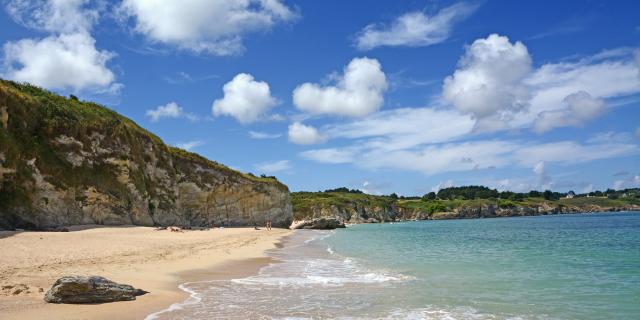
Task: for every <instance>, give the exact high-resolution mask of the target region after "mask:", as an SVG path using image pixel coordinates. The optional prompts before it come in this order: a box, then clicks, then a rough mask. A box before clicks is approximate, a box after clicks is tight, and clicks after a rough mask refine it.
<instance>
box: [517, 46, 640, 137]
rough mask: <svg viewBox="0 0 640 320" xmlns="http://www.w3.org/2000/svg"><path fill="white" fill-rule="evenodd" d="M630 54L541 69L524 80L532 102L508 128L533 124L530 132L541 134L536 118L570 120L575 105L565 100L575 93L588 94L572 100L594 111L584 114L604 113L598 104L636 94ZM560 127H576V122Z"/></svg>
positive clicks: (610, 54) (611, 53) (616, 53)
mask: <svg viewBox="0 0 640 320" xmlns="http://www.w3.org/2000/svg"><path fill="white" fill-rule="evenodd" d="M630 53H631V52H630V51H629V50H620V49H619V50H608V51H605V52H603V53H600V54H596V55H594V56H589V57H585V58H583V59H580V60H577V61H564V62H560V63H548V64H544V65H542V66H541V67H539V68H538V69H536V70H535V71H534V72H532V74H531V75H529V76H528V77H527V78H526V79H525V80H524V84H525V85H526V86H527V87H528V88H529V90H530V92H531V96H532V98H531V100H530V101H529V108H528V110H526V111H525V112H521V113H519V114H517V115H516V116H515V118H514V119H513V121H512V123H511V126H512V127H528V126H530V125H532V124H533V129H534V130H538V131H545V130H541V129H544V126H542V127H538V128H536V126H535V124H536V122H537V121H540V120H539V118H544V117H548V118H552V119H554V118H558V117H559V116H560V118H562V119H565V118H566V117H567V116H571V114H572V110H569V108H570V107H571V106H572V105H573V106H574V111H575V110H576V109H575V108H576V104H575V101H574V103H573V104H572V103H569V102H571V101H568V100H567V98H568V97H569V96H571V95H572V94H575V93H578V92H585V93H588V95H589V96H591V98H589V97H588V96H587V95H586V94H584V93H583V94H580V95H577V96H574V99H575V100H576V101H583V102H588V103H589V104H591V105H592V106H594V107H595V109H592V108H585V109H584V110H585V111H588V110H596V111H598V112H603V111H604V109H606V106H604V108H603V109H600V108H599V107H598V106H599V105H601V101H602V100H606V99H615V98H618V97H623V96H627V95H631V94H635V93H638V92H640V79H639V78H638V76H637V70H636V67H635V63H634V62H633V59H632V56H631V54H630ZM578 98H580V99H578ZM589 101H590V102H589ZM545 113H546V114H545ZM549 113H550V114H549ZM583 116H588V115H586V114H583ZM543 122H544V121H543ZM547 122H548V121H547ZM578 122H580V121H578ZM582 122H584V121H582ZM562 123H563V125H570V126H576V121H562ZM555 127H558V126H555Z"/></svg>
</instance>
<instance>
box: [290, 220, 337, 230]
mask: <svg viewBox="0 0 640 320" xmlns="http://www.w3.org/2000/svg"><path fill="white" fill-rule="evenodd" d="M344 227H345V225H344V223H343V222H342V221H340V220H338V219H335V218H316V219H311V220H302V221H294V222H293V224H291V227H290V229H325V230H326V229H336V228H344Z"/></svg>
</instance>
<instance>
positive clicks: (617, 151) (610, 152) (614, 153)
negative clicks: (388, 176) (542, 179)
mask: <svg viewBox="0 0 640 320" xmlns="http://www.w3.org/2000/svg"><path fill="white" fill-rule="evenodd" d="M638 153H640V147H638V146H637V145H635V144H631V143H615V144H611V143H598V144H591V143H588V144H580V143H577V142H574V141H560V142H551V143H535V142H523V141H506V140H484V141H483V140H480V141H470V142H457V143H445V144H437V145H427V146H421V147H414V148H409V149H402V150H394V151H389V150H388V149H386V148H376V147H370V146H367V145H359V146H349V147H345V148H328V149H316V150H309V151H305V152H303V153H302V154H301V155H302V156H303V157H305V158H307V159H310V160H314V161H317V162H321V163H352V164H354V165H355V166H357V167H360V168H364V169H372V170H377V169H397V170H404V171H417V172H422V173H424V174H427V175H434V174H439V173H444V172H463V171H473V170H485V169H495V168H503V167H507V166H519V167H528V168H534V167H537V171H539V172H540V171H542V172H544V170H541V168H544V166H542V167H540V163H541V162H544V163H545V165H546V164H547V163H557V164H560V165H570V164H575V163H583V162H590V161H595V160H601V159H609V158H616V157H623V156H630V155H636V154H638Z"/></svg>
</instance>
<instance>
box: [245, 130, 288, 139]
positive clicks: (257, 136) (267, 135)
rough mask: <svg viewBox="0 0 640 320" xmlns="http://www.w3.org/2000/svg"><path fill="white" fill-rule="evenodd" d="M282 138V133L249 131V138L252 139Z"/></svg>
mask: <svg viewBox="0 0 640 320" xmlns="http://www.w3.org/2000/svg"><path fill="white" fill-rule="evenodd" d="M281 136H282V134H281V133H268V132H261V131H249V137H250V138H251V139H258V140H264V139H277V138H280V137H281Z"/></svg>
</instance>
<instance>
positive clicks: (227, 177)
mask: <svg viewBox="0 0 640 320" xmlns="http://www.w3.org/2000/svg"><path fill="white" fill-rule="evenodd" d="M0 120H2V121H0V228H4V229H14V228H23V229H39V230H43V229H49V228H56V227H58V226H63V225H72V224H105V225H123V224H133V225H147V226H152V225H180V226H211V225H214V226H220V225H224V226H253V225H264V224H266V222H267V221H269V220H271V221H272V222H273V226H276V227H289V225H290V224H291V222H292V221H293V217H292V210H291V204H290V199H289V190H288V188H287V187H286V186H285V185H284V184H282V183H280V182H279V181H277V180H276V179H275V178H269V177H255V176H252V175H249V174H244V173H240V172H238V171H235V170H232V169H230V168H228V167H226V166H224V165H221V164H219V163H216V162H213V161H210V160H208V159H206V158H203V157H201V156H199V155H197V154H194V153H190V152H187V151H184V150H181V149H177V148H173V147H170V146H167V145H165V144H164V143H163V142H162V141H161V140H160V139H159V138H158V137H157V136H155V135H153V134H151V133H149V132H148V131H146V130H144V129H142V128H141V127H139V126H138V125H137V124H135V123H134V122H133V121H131V120H129V119H127V118H125V117H123V116H121V115H119V114H117V113H116V112H114V111H111V110H109V109H107V108H104V107H102V106H99V105H97V104H94V103H89V102H81V101H78V100H77V99H66V98H64V97H60V96H58V95H55V94H53V93H50V92H47V91H44V90H41V89H38V88H35V87H33V86H30V85H21V84H16V83H13V82H9V81H2V80H0Z"/></svg>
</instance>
